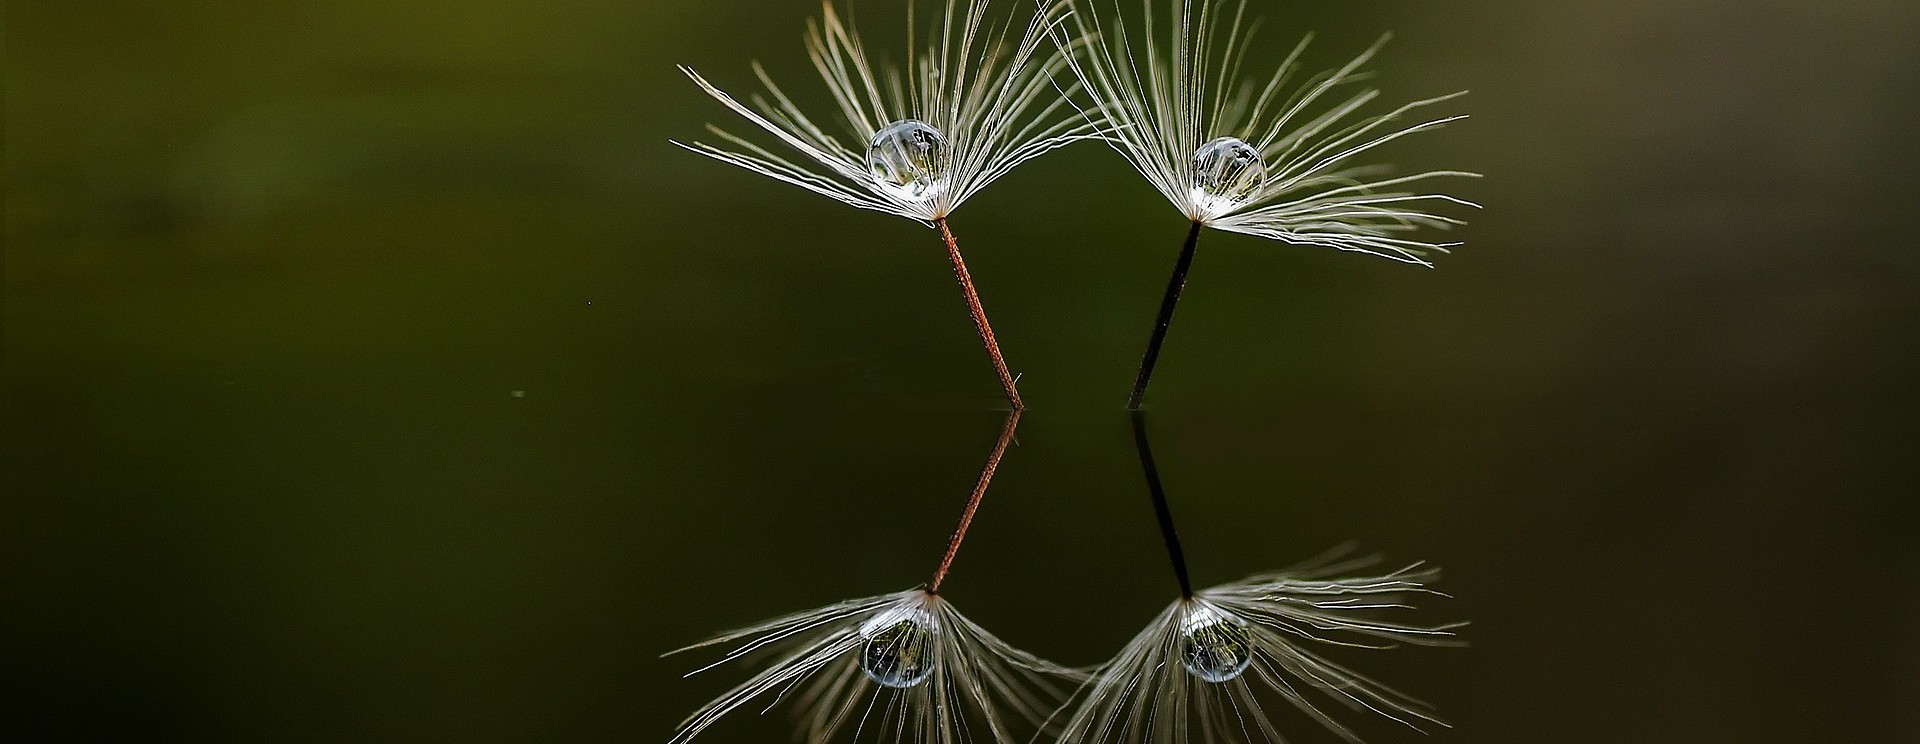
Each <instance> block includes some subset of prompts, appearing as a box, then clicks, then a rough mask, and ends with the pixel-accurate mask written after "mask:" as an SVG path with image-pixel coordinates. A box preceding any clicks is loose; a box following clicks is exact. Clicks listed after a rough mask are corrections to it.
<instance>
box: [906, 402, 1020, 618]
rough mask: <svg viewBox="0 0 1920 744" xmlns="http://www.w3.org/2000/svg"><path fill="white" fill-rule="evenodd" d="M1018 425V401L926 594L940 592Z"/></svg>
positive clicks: (1001, 428) (1001, 431)
mask: <svg viewBox="0 0 1920 744" xmlns="http://www.w3.org/2000/svg"><path fill="white" fill-rule="evenodd" d="M1019 425H1020V408H1019V405H1018V400H1017V399H1016V401H1015V407H1014V409H1013V410H1012V411H1010V412H1008V413H1007V423H1006V425H1004V426H1002V427H1000V441H998V442H995V443H994V445H993V452H992V453H991V454H988V455H987V464H986V466H985V467H982V468H980V480H978V481H976V482H975V483H974V484H973V495H972V496H969V497H967V509H966V511H963V512H961V513H960V526H958V527H955V528H953V539H950V540H948V541H947V554H946V555H944V556H941V558H940V568H939V569H938V570H936V571H934V572H933V583H932V584H929V585H928V586H927V593H928V594H936V593H938V592H939V591H940V582H942V581H945V580H946V578H947V569H949V568H952V567H953V554H954V553H958V552H960V543H961V541H964V540H966V539H967V528H969V527H972V526H973V513H974V512H976V511H979V509H980V500H981V499H983V498H985V497H986V495H987V484H988V483H992V482H993V471H994V470H997V469H999V467H1000V457H1001V456H1002V455H1005V454H1007V445H1008V444H1010V443H1012V442H1013V429H1014V427H1016V426H1019Z"/></svg>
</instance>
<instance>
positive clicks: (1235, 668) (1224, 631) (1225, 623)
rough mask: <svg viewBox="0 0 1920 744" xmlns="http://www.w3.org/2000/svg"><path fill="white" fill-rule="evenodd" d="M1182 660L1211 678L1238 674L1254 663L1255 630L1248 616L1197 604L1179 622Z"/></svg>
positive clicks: (1198, 673) (1198, 674)
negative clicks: (1246, 618)
mask: <svg viewBox="0 0 1920 744" xmlns="http://www.w3.org/2000/svg"><path fill="white" fill-rule="evenodd" d="M1180 663H1181V664H1182V665H1183V666H1185V667H1186V668H1187V671H1189V672H1193V675H1194V676H1196V677H1199V678H1201V679H1204V680H1206V681H1208V682H1225V681H1227V680H1230V679H1233V678H1235V677H1238V676H1240V674H1241V673H1243V672H1245V671H1247V666H1248V665H1249V664H1252V663H1253V633H1252V632H1250V631H1249V630H1248V629H1247V622H1246V621H1245V620H1241V619H1240V618H1237V617H1234V616H1232V615H1228V614H1226V613H1223V612H1221V611H1219V610H1216V609H1214V608H1212V607H1208V606H1206V605H1199V606H1196V607H1194V608H1193V609H1192V610H1190V611H1188V613H1187V616H1186V618H1185V619H1183V620H1182V621H1181V622H1180Z"/></svg>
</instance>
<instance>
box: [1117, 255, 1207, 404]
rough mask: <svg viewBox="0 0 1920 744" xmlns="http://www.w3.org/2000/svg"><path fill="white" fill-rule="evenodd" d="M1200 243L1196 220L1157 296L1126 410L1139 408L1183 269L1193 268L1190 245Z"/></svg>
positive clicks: (1177, 300)
mask: <svg viewBox="0 0 1920 744" xmlns="http://www.w3.org/2000/svg"><path fill="white" fill-rule="evenodd" d="M1199 243H1200V223H1198V222H1195V223H1193V229H1191V230H1188V231H1187V244H1186V245H1184V246H1181V247H1180V258H1179V259H1176V260H1175V261H1174V262H1173V276H1172V277H1169V278H1168V279H1167V293H1166V295H1164V296H1162V297H1161V298H1160V316H1159V317H1157V318H1154V320H1153V336H1152V337H1150V338H1148V339H1147V353H1146V355H1145V356H1143V357H1141V358H1140V374H1138V375H1135V376H1134V378H1133V397H1130V398H1128V399H1127V408H1128V409H1129V410H1135V411H1137V410H1140V400H1141V399H1142V398H1145V397H1146V395H1147V381H1148V380H1149V379H1152V377H1153V365H1154V363H1155V362H1158V361H1160V344H1161V343H1163V342H1165V341H1166V340H1167V324H1169V323H1172V322H1173V306H1174V305H1177V304H1179V303H1180V290H1182V289H1185V288H1186V286H1187V269H1189V268H1192V267H1193V248H1194V246H1195V245H1198V244H1199Z"/></svg>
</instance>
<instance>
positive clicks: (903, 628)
mask: <svg viewBox="0 0 1920 744" xmlns="http://www.w3.org/2000/svg"><path fill="white" fill-rule="evenodd" d="M935 632H937V630H936V629H935V627H934V623H933V618H932V617H931V616H929V615H927V613H926V612H925V611H922V610H918V609H896V610H892V611H889V612H886V613H883V614H881V615H879V616H878V617H875V618H873V619H872V620H868V621H867V623H866V624H865V625H863V626H861V627H860V637H862V638H865V639H866V643H865V644H864V645H862V646H861V648H860V671H862V672H866V673H867V678H869V679H872V680H873V681H875V682H878V683H880V684H882V685H884V686H887V687H894V688H902V687H912V686H914V685H917V684H920V683H921V682H925V681H927V677H930V676H932V675H933V634H934V633H935Z"/></svg>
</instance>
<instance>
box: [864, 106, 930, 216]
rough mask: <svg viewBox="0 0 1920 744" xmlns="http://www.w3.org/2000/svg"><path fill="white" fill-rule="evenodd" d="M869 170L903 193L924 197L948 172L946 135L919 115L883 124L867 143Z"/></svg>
mask: <svg viewBox="0 0 1920 744" xmlns="http://www.w3.org/2000/svg"><path fill="white" fill-rule="evenodd" d="M867 171H868V172H871V173H872V174H873V177H874V178H876V179H879V180H880V183H882V184H885V185H887V186H889V187H891V188H892V190H893V192H894V193H895V194H897V195H899V196H901V197H904V198H908V199H914V200H924V199H931V198H933V196H934V194H937V193H939V191H940V185H941V184H940V179H941V178H944V177H945V176H946V175H947V138H946V135H943V134H941V133H940V130H938V129H934V128H933V126H932V125H930V124H928V123H926V122H924V121H921V120H919V119H903V120H900V121H896V122H894V123H892V124H888V125H887V126H885V127H883V128H882V129H881V130H880V132H879V133H878V134H875V135H873V142H872V143H871V144H868V145H867Z"/></svg>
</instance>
